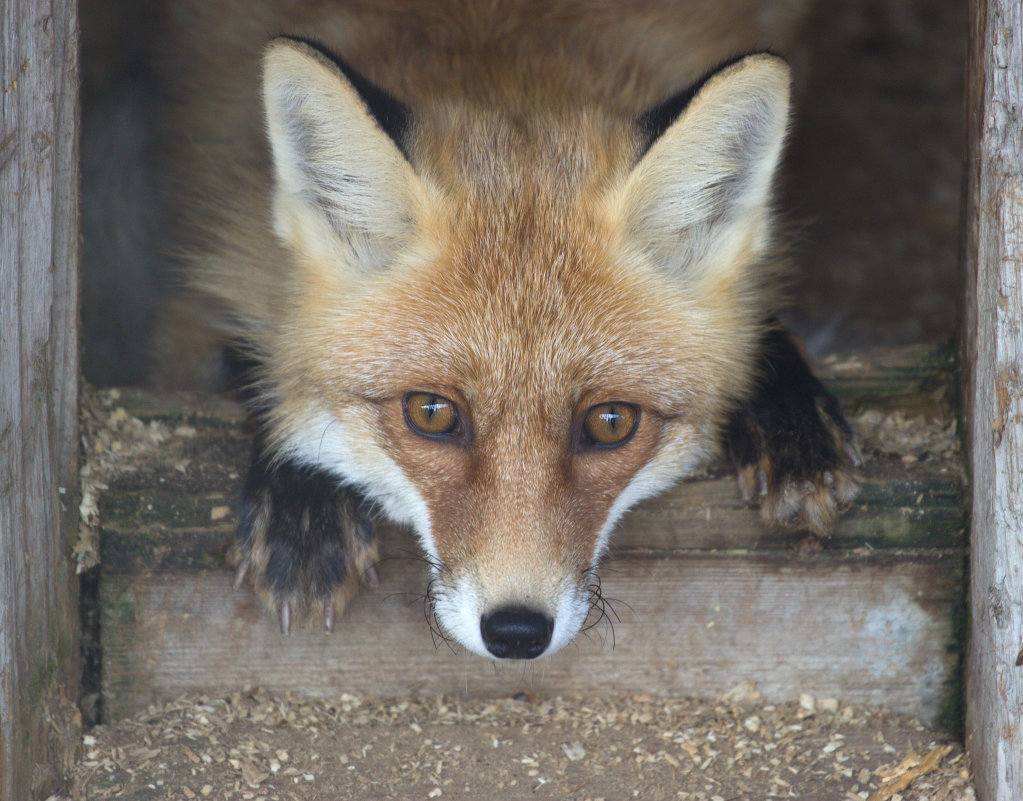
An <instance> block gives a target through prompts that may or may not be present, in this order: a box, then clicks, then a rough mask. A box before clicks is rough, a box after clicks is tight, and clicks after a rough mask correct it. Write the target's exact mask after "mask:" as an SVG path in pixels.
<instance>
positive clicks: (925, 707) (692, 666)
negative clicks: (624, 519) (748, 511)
mask: <svg viewBox="0 0 1023 801" xmlns="http://www.w3.org/2000/svg"><path fill="white" fill-rule="evenodd" d="M962 568H963V564H962V554H961V553H958V552H954V553H951V554H942V553H929V554H912V555H908V554H904V555H901V556H900V557H899V558H898V559H890V558H872V557H869V556H865V557H852V558H840V559H830V558H829V559H815V560H810V561H803V562H800V561H796V560H793V559H791V558H788V557H785V556H779V555H760V556H752V555H748V556H747V555H731V554H725V555H719V556H714V555H710V554H703V555H694V554H686V555H685V556H664V557H641V556H620V557H618V558H615V559H612V560H611V561H610V562H609V563H608V564H607V565H606V566H605V569H604V571H603V587H604V590H605V592H606V593H607V596H608V597H609V598H613V599H616V600H615V602H614V609H615V611H616V612H617V614H618V616H619V618H620V619H616V620H615V621H614V625H613V627H612V626H610V625H607V624H606V623H598V624H596V625H595V626H594V627H593V628H592V629H590V630H589V631H588V632H587V634H586V635H584V636H582V637H580V638H579V639H578V640H577V642H576V644H573V645H570V646H568V647H567V648H565V649H564V650H563V651H562V652H561V653H559V654H556V655H555V656H553V657H552V658H550V659H546V660H541V661H538V662H536V663H531V664H527V665H512V666H505V667H501V668H498V667H495V666H494V665H493V663H490V662H489V661H487V660H484V659H480V658H478V657H474V656H466V655H464V654H463V653H461V651H460V650H458V651H452V650H451V649H449V648H448V647H447V646H446V644H445V643H443V642H441V641H436V640H435V639H434V638H432V637H431V634H430V630H429V628H428V626H427V623H426V621H425V618H424V612H423V604H422V599H421V597H418V595H417V593H419V592H421V591H422V589H423V588H424V587H425V586H426V581H427V578H426V574H425V570H424V566H423V565H422V563H420V562H418V561H415V560H409V559H395V560H387V561H384V562H383V563H382V564H381V567H380V574H381V580H382V583H381V586H380V588H379V589H377V590H375V591H373V592H367V593H363V594H362V595H361V596H359V597H358V598H357V599H356V600H355V601H354V602H353V604H352V605H351V607H350V608H349V610H348V612H347V613H346V614H345V616H344V617H343V618H342V619H341V620H340V621H339V622H338V627H337V630H336V631H335V632H334V634H332V635H331V634H327V633H325V632H323V631H321V630H318V627H315V626H314V627H312V628H311V629H308V630H298V631H295V632H293V633H292V634H291V635H289V636H287V637H285V636H283V635H281V634H280V632H279V631H278V630H277V627H276V625H275V624H274V622H273V621H272V620H271V619H270V618H269V616H267V615H266V614H265V613H264V611H263V610H262V609H261V608H260V606H259V604H258V602H257V601H256V599H255V598H254V597H253V596H252V594H251V593H249V592H247V591H233V590H232V589H231V575H230V573H229V572H227V571H224V570H217V569H209V570H200V571H195V572H189V573H184V572H175V571H171V572H152V573H143V574H134V575H122V576H117V577H112V578H111V580H109V581H106V582H104V585H103V590H102V594H101V603H102V604H103V610H104V611H103V631H104V639H103V648H104V653H103V659H104V675H105V680H104V690H105V693H106V699H105V700H106V707H105V708H106V711H107V712H108V713H109V714H110V715H111V717H112V718H117V717H120V716H122V715H126V714H129V713H131V712H134V711H137V710H139V709H141V708H144V707H145V705H146V704H148V703H150V702H153V701H157V700H165V699H168V698H171V697H174V696H175V695H177V694H179V693H184V692H189V691H196V692H198V691H202V692H214V693H215V692H218V691H224V690H229V689H232V688H241V687H251V686H257V685H258V686H263V687H267V688H270V689H272V690H273V691H275V692H281V691H287V690H290V691H294V692H298V693H313V694H319V693H341V692H363V693H371V694H377V695H384V696H405V695H409V694H424V693H426V694H435V693H446V694H455V695H475V696H479V695H494V694H510V693H514V692H516V691H518V690H523V689H526V690H529V691H531V692H534V693H537V694H541V695H552V694H559V693H561V694H564V693H573V694H583V695H588V694H592V693H596V694H608V693H648V694H654V695H692V696H699V697H715V696H717V695H719V694H721V693H724V692H726V691H727V690H729V689H730V688H731V687H733V686H734V685H736V684H737V683H739V682H740V681H742V680H745V679H753V680H755V681H756V682H757V686H758V688H759V689H760V691H761V692H762V693H763V694H764V695H765V697H767V698H769V699H774V700H783V699H785V700H791V699H796V698H798V697H799V694H800V693H801V692H806V693H810V694H812V695H815V696H817V697H835V698H843V699H847V700H851V701H865V702H869V703H874V704H883V705H885V706H887V707H889V708H892V709H896V710H899V711H906V712H911V713H913V714H916V715H919V716H921V717H924V718H928V719H931V720H933V719H935V718H937V717H938V715H939V714H940V712H941V711H942V705H943V704H944V703H945V702H946V701H947V699H948V696H949V694H950V692H953V687H952V685H953V684H954V683H955V681H956V675H955V674H956V668H957V665H958V660H957V659H956V658H955V650H954V631H953V620H952V616H951V614H949V612H950V610H951V609H952V608H954V607H955V606H956V605H957V604H958V599H959V596H960V585H961V580H962Z"/></svg>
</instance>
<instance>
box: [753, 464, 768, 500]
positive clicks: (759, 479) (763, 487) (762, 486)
mask: <svg viewBox="0 0 1023 801" xmlns="http://www.w3.org/2000/svg"><path fill="white" fill-rule="evenodd" d="M753 476H754V481H756V485H757V495H759V496H760V497H761V498H763V497H765V496H766V495H767V490H768V484H767V471H766V470H764V468H762V467H758V468H757V469H756V472H755V473H754V474H753Z"/></svg>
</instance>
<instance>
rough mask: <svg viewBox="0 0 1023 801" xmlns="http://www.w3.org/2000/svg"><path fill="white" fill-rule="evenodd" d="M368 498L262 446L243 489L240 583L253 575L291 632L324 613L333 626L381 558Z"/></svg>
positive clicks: (370, 580) (372, 579) (373, 577)
mask: <svg viewBox="0 0 1023 801" xmlns="http://www.w3.org/2000/svg"><path fill="white" fill-rule="evenodd" d="M366 506H367V505H366V504H365V503H364V501H363V499H362V497H361V496H360V495H358V494H357V493H356V492H354V491H353V490H351V489H349V488H346V487H342V486H339V483H338V480H337V478H335V477H334V476H332V475H330V474H328V473H325V472H323V471H318V470H314V469H310V468H307V467H301V466H299V465H296V464H293V463H291V462H279V463H275V464H271V463H269V462H268V460H267V459H266V458H265V457H264V456H262V455H261V454H260V453H258V452H257V455H256V458H255V459H254V460H253V463H252V466H251V468H250V469H249V473H248V476H247V477H246V480H245V486H244V487H243V489H242V497H241V508H240V514H239V525H238V550H239V563H238V573H237V576H236V579H235V586H240V585H241V583H242V582H243V581H244V580H245V578H246V577H248V579H249V581H250V583H251V584H252V586H253V588H254V589H255V590H256V592H257V594H258V595H259V596H260V597H261V598H262V599H263V601H264V602H265V603H266V605H267V606H268V607H270V609H272V610H273V611H274V612H275V613H276V614H277V617H278V619H279V621H280V624H281V630H282V631H283V632H284V633H287V632H288V631H289V630H290V628H291V624H292V620H293V619H296V620H297V619H302V618H306V617H313V616H317V615H318V616H321V619H322V620H323V624H324V626H325V627H326V628H327V630H328V631H332V630H333V628H334V621H335V619H336V617H337V615H339V614H340V613H341V612H342V611H343V610H344V607H345V604H346V603H347V602H348V600H349V599H350V598H351V597H352V596H353V595H354V594H355V593H356V592H357V591H358V588H359V585H360V584H366V585H368V586H371V587H374V586H376V584H377V574H376V569H375V567H374V565H375V563H376V561H377V549H376V543H375V541H374V537H373V527H372V524H371V522H370V519H369V517H368V515H367V509H366Z"/></svg>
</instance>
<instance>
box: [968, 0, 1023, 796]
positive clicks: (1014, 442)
mask: <svg viewBox="0 0 1023 801" xmlns="http://www.w3.org/2000/svg"><path fill="white" fill-rule="evenodd" d="M970 9H971V24H970V41H969V58H968V67H967V69H968V75H967V93H968V95H967V135H968V143H967V152H966V194H965V204H964V214H963V224H964V238H963V241H964V254H963V256H964V265H963V266H964V272H965V275H966V282H965V295H964V304H963V309H964V332H963V334H964V336H963V352H964V359H963V363H964V368H965V370H964V376H963V379H964V392H963V395H964V398H965V401H966V405H967V411H968V416H967V420H968V421H969V426H968V434H969V437H970V441H971V445H970V451H971V455H970V463H971V469H972V477H973V492H972V504H973V529H972V534H971V570H970V575H971V582H970V583H971V587H970V597H971V601H972V606H971V609H972V626H971V642H970V653H969V658H968V672H967V682H968V684H967V744H968V747H969V749H970V752H971V754H972V756H973V765H974V769H975V771H976V780H977V789H978V791H979V793H980V797H981V798H982V799H983V800H984V801H995V800H996V799H997V800H998V801H1017V799H1020V798H1023V727H1021V724H1020V721H1021V719H1023V7H1021V5H1020V3H1019V2H1017V0H972V2H971V3H970Z"/></svg>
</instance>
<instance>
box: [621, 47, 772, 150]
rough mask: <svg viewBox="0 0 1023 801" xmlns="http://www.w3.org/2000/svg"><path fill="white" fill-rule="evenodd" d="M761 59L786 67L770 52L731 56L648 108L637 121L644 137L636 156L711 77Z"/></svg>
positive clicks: (648, 146) (647, 148)
mask: <svg viewBox="0 0 1023 801" xmlns="http://www.w3.org/2000/svg"><path fill="white" fill-rule="evenodd" d="M760 58H768V59H771V60H774V61H777V62H779V63H782V64H786V66H787V62H786V61H785V59H784V58H782V57H781V56H780V55H778V54H777V53H775V52H772V51H771V50H757V51H753V52H749V53H740V54H738V55H735V56H732V57H731V58H728V59H725V60H724V61H722V62H721V63H719V64H717V65H716V66H715V67H713V68H712V69H710V70H708V71H707V72H705V73H704V74H703V75H702V76H700V78H699V79H697V80H696V81H695V82H693V83H692V84H690V85H689V86H688V87H686V88H685V89H683V90H682V91H681V92H678V93H677V94H675V95H672V96H671V97H669V98H668V99H667V100H665V101H664V102H663V103H660V104H659V105H656V106H654V107H653V108H650V109H647V110H646V111H644V112H643V113H642V114H640V115H639V118H638V119H637V120H636V128H637V129H638V130H639V133H640V136H641V137H642V138H643V145H642V148H641V149H640V154H639V155H640V158H642V157H643V156H644V155H645V154H646V152H647V151H648V150H649V149H650V148H651V146H652V145H653V144H654V142H656V141H657V140H658V139H659V138H660V137H661V135H662V134H663V133H664V132H665V131H666V130H668V128H670V127H671V126H672V124H673V123H674V122H675V120H677V119H678V118H679V116H681V114H682V112H683V111H685V110H686V108H687V107H688V106H689V104H690V103H691V102H692V101H693V98H694V97H696V96H697V95H698V94H699V93H700V90H701V89H703V87H704V86H705V85H706V84H707V82H708V81H709V80H710V79H711V78H713V77H714V76H715V75H718V74H720V73H721V72H724V71H725V70H727V69H730V68H731V67H734V66H735V65H736V64H739V63H741V62H743V61H746V60H748V59H760Z"/></svg>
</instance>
